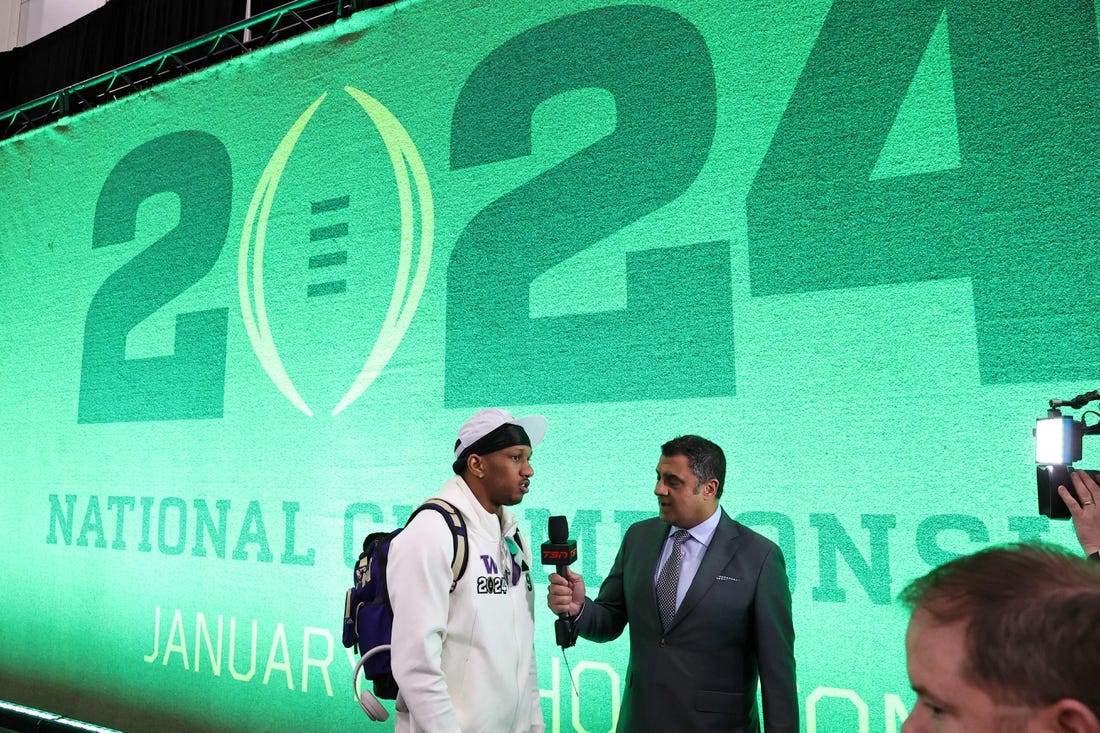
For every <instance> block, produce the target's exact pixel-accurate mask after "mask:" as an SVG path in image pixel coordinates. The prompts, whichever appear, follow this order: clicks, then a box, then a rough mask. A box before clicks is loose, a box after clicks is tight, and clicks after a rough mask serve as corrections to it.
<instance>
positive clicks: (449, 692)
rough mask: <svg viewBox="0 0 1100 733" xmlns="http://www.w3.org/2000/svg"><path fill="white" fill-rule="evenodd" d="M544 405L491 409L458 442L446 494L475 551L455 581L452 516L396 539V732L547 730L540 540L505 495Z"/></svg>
mask: <svg viewBox="0 0 1100 733" xmlns="http://www.w3.org/2000/svg"><path fill="white" fill-rule="evenodd" d="M545 434H546V419H545V418H543V417H542V416H540V415H529V416H527V417H521V418H515V417H513V416H512V415H511V414H510V413H508V412H506V411H505V410H500V409H497V408H490V409H487V410H482V411H481V412H478V413H477V414H476V415H474V416H473V417H471V418H470V419H469V420H467V421H466V422H465V423H464V424H463V425H462V428H461V429H460V430H459V433H458V440H457V441H456V443H455V462H454V464H453V468H454V472H455V474H456V475H455V477H454V478H452V479H451V480H450V481H448V482H447V483H445V484H444V485H443V488H442V489H440V490H439V492H437V493H436V494H435V496H436V497H439V498H441V499H444V500H446V501H448V502H449V503H450V504H452V505H453V506H454V507H455V508H456V509H457V510H458V511H459V512H460V513H461V514H462V516H463V518H464V519H465V522H466V528H467V537H468V540H469V561H468V565H467V568H466V572H465V573H464V574H463V576H462V578H461V579H460V580H459V581H458V583H457V585H455V588H454V591H453V592H452V591H451V585H452V581H453V573H452V569H451V563H452V560H453V554H454V544H453V541H452V538H451V532H450V529H449V528H448V526H447V522H446V520H445V519H444V518H443V517H442V516H441V515H440V514H439V513H438V512H434V511H425V512H420V513H419V514H417V515H416V517H415V518H414V519H413V521H411V522H410V523H409V524H408V526H407V527H406V528H405V529H404V531H402V532H401V534H399V535H398V536H397V537H396V538H395V539H394V540H393V543H392V544H391V545H390V556H389V567H388V568H387V570H386V577H387V579H388V585H389V594H390V604H391V605H392V606H393V616H394V619H393V637H392V644H393V647H392V650H391V656H392V660H393V661H392V668H393V676H394V678H395V679H396V680H397V684H398V686H399V687H400V690H401V691H400V693H399V694H398V697H397V703H396V711H397V717H396V723H395V730H396V731H397V733H459V732H460V731H463V732H465V733H476V732H479V731H485V732H487V733H541V732H542V731H543V730H544V728H545V726H544V724H543V720H542V706H541V703H540V702H539V687H538V679H537V677H536V672H535V651H534V623H533V622H534V593H533V591H534V588H533V586H532V583H531V572H530V569H531V562H532V560H531V548H530V546H529V545H528V542H527V539H526V538H524V537H521V536H520V535H519V534H518V532H517V526H516V518H515V515H513V514H512V512H510V511H509V510H508V509H506V507H509V506H513V505H515V504H518V503H519V502H520V501H522V500H523V496H524V494H526V493H527V491H528V489H529V487H530V480H531V476H533V475H534V473H535V472H534V469H532V468H531V464H530V458H531V449H532V448H533V447H534V446H536V445H538V443H539V441H541V440H542V438H543V436H544V435H545Z"/></svg>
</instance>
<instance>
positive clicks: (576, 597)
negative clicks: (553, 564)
mask: <svg viewBox="0 0 1100 733" xmlns="http://www.w3.org/2000/svg"><path fill="white" fill-rule="evenodd" d="M1097 493H1100V489H1097ZM565 572H566V574H567V575H568V576H569V578H568V579H566V578H563V577H561V576H560V575H558V574H557V573H551V574H550V589H549V590H548V591H547V593H546V606H547V607H548V608H549V609H550V610H551V611H553V612H554V613H557V614H561V613H568V614H569V615H570V616H576V615H577V614H579V613H580V612H581V607H582V606H583V605H584V578H582V577H581V576H579V575H577V574H576V573H574V572H573V571H572V570H570V569H569V568H566V569H565Z"/></svg>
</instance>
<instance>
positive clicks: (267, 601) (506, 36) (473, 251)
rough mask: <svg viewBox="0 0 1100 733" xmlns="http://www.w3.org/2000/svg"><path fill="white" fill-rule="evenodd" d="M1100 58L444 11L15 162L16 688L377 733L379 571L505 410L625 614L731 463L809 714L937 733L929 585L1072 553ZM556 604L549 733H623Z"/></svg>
mask: <svg viewBox="0 0 1100 733" xmlns="http://www.w3.org/2000/svg"><path fill="white" fill-rule="evenodd" d="M1098 62H1100V55H1098V52H1097V19H1096V15H1095V12H1094V8H1093V6H1092V4H1091V3H1088V2H1066V1H1063V0H1051V1H1050V2H1046V3H1025V2H1006V3H993V4H991V3H986V2H950V3H933V2H915V1H902V0H899V1H898V2H891V3H881V2H876V1H875V0H836V1H835V2H828V1H827V0H799V1H798V2H776V1H774V0H752V1H750V2H744V3H732V4H731V3H727V2H718V1H717V0H667V1H659V2H653V3H650V4H644V5H643V4H638V5H616V4H607V3H606V2H597V1H595V0H593V1H591V2H590V1H588V0H583V1H581V0H568V1H566V0H544V1H543V2H539V3H531V2H527V1H526V0H495V1H494V2H484V1H483V0H424V1H422V2H415V3H399V4H398V5H396V6H391V7H388V8H385V9H382V10H378V11H369V12H361V13H358V14H356V15H355V16H353V17H352V18H350V19H346V20H343V21H340V22H338V23H337V24H336V25H335V26H333V27H331V28H329V29H326V30H321V31H318V32H315V33H312V34H310V35H308V36H306V37H302V38H300V39H296V40H293V41H290V42H287V43H285V44H283V45H280V46H277V47H274V48H271V49H268V50H264V51H260V52H257V53H254V54H252V55H250V56H248V57H244V58H239V59H236V60H233V61H229V62H226V63H224V64H222V65H220V66H216V67H213V68H210V69H208V70H206V71H204V72H201V73H198V74H194V75H191V76H189V77H186V78H184V79H181V80H179V81H176V82H173V83H171V84H167V85H164V86H161V87H157V88H156V89H154V90H151V91H147V92H144V93H142V94H139V95H137V96H134V97H130V98H127V99H124V100H121V101H118V102H116V103H113V104H110V105H108V106H105V107H101V108H98V109H95V110H92V111H89V112H87V113H84V114H82V115H80V116H79V117H76V118H71V119H66V120H63V121H61V122H59V123H57V124H55V125H53V126H51V127H49V128H46V129H42V130H38V131H35V132H32V133H28V134H26V135H24V136H22V137H20V138H17V139H14V140H9V141H7V142H5V143H3V144H2V145H0V187H2V190H3V201H4V204H3V207H2V209H0V436H2V437H0V487H2V497H3V510H2V511H0V536H2V537H3V540H4V552H3V557H4V559H3V561H2V562H0V588H3V589H4V590H3V591H2V593H0V697H2V698H7V699H13V700H18V701H20V702H25V703H29V704H32V705H37V706H41V707H45V708H47V709H51V710H56V711H59V712H63V713H68V714H72V715H76V716H78V717H85V718H90V719H93V720H96V721H99V722H103V723H106V724H109V725H113V726H116V727H121V728H127V729H134V730H166V729H180V730H227V729H241V730H334V731H335V730H345V729H347V728H348V726H353V725H354V726H365V725H367V723H366V720H365V718H364V717H363V714H362V713H361V712H360V711H359V709H358V706H357V705H356V704H355V703H354V701H353V699H352V696H351V692H350V672H351V666H352V665H351V658H350V657H349V655H348V654H347V653H346V652H345V650H344V649H343V648H342V646H341V645H340V640H339V633H340V622H341V614H342V605H343V593H344V589H345V588H346V586H347V584H348V583H349V582H350V578H351V570H350V567H351V565H352V564H353V562H354V559H355V557H356V553H357V547H358V544H359V542H360V540H361V538H362V536H363V535H364V534H365V533H367V532H368V531H373V530H378V529H382V528H389V527H393V526H397V524H399V523H400V522H401V521H403V520H404V518H405V517H406V516H407V515H408V512H409V511H410V510H411V508H412V507H413V506H414V505H415V504H417V503H418V502H419V501H420V500H421V499H423V498H425V497H427V496H429V495H431V494H432V493H433V492H434V491H435V490H436V489H437V488H438V487H439V486H440V485H441V484H442V482H443V481H444V480H446V478H447V477H448V475H449V465H450V462H451V458H452V454H451V447H452V446H453V443H454V439H455V435H456V433H457V430H458V427H459V425H460V424H461V423H462V422H463V420H464V419H465V418H466V417H467V416H468V415H469V414H471V413H472V412H473V411H474V410H475V409H477V408H480V407H484V406H490V405H500V406H505V407H508V408H509V409H511V410H513V411H514V412H515V413H516V414H526V413H529V412H539V413H542V414H545V415H546V416H547V418H548V420H549V424H550V429H549V433H548V436H547V438H546V440H545V442H544V443H543V444H542V445H540V446H539V447H538V450H537V451H536V452H535V455H534V459H533V465H534V466H535V468H536V471H537V473H536V476H535V478H534V481H533V485H532V492H531V493H530V494H529V495H528V497H527V498H526V500H525V501H524V502H523V504H522V505H521V506H519V507H517V510H518V514H519V516H520V517H521V520H522V522H523V525H524V527H525V529H526V530H527V533H528V535H529V537H530V539H531V541H532V542H533V543H534V544H538V543H541V542H542V541H543V540H544V539H545V536H544V535H545V528H546V519H547V517H548V516H549V515H551V514H565V515H566V516H567V517H568V519H569V521H570V526H571V528H572V533H573V535H574V536H575V537H576V538H577V539H578V547H579V550H580V556H581V559H580V561H579V569H580V570H581V572H583V573H584V575H585V577H586V579H587V580H588V582H589V584H590V585H591V586H592V587H596V586H598V584H599V582H600V581H601V580H602V577H603V573H605V572H606V571H607V569H608V568H609V567H610V565H611V562H612V559H613V557H614V554H615V552H616V550H617V547H618V543H619V540H620V538H621V536H622V533H623V531H624V530H625V528H626V527H627V526H628V525H629V524H630V523H631V522H633V521H636V520H638V519H640V518H644V517H647V516H651V515H652V514H653V513H654V512H655V509H656V505H655V499H654V497H653V495H652V486H653V471H654V467H655V465H656V461H657V458H658V452H659V446H660V444H661V443H662V442H664V441H665V440H667V439H669V438H671V437H673V436H674V435H678V434H682V433H687V432H692V433H698V434H701V435H704V436H706V437H709V438H711V439H713V440H715V441H717V442H718V443H719V444H721V445H722V446H723V447H724V448H725V449H726V451H727V454H728V456H729V459H730V469H729V475H728V489H727V491H726V493H725V495H724V498H723V501H722V504H723V506H724V507H725V509H726V511H727V512H729V513H730V514H731V515H733V516H735V517H737V518H739V519H740V520H741V521H742V522H744V523H746V524H748V525H750V526H753V527H755V528H757V529H758V530H759V531H761V532H763V533H765V534H767V535H768V536H771V537H773V538H774V539H775V540H776V541H778V542H779V544H780V545H781V546H782V548H783V551H784V553H785V554H786V557H787V562H788V566H789V569H790V580H791V584H792V588H793V591H794V600H795V609H794V611H795V625H796V629H797V647H796V651H797V657H798V668H799V682H800V693H801V700H802V715H803V729H804V730H806V731H810V732H813V731H819V732H820V731H883V732H890V733H895V732H896V731H898V730H899V729H900V725H901V721H902V720H903V719H904V717H905V715H906V712H907V710H908V709H909V708H910V707H911V706H912V702H913V699H914V697H913V694H912V693H911V692H910V691H909V690H908V684H907V680H906V675H905V662H904V647H903V633H904V627H905V623H906V613H905V611H904V610H903V609H902V608H900V607H899V606H898V605H897V603H896V602H895V601H894V600H893V599H894V598H895V597H896V595H897V593H898V591H899V590H900V589H901V588H902V587H903V586H904V584H905V583H906V582H908V581H909V580H910V579H912V578H913V577H915V576H917V575H920V574H923V573H924V572H926V571H927V570H928V568H929V567H931V566H933V565H935V564H938V563H940V562H942V561H944V560H946V559H948V558H950V557H952V556H954V555H956V554H962V553H966V552H970V551H972V550H975V549H977V548H979V547H981V546H984V545H986V544H989V543H996V542H1005V541H1010V540H1016V539H1020V538H1024V539H1027V538H1035V537H1042V538H1046V539H1049V540H1052V541H1055V542H1058V543H1062V544H1066V545H1068V546H1073V544H1074V543H1073V537H1072V531H1071V528H1070V527H1069V526H1068V524H1066V523H1057V522H1055V523H1051V522H1049V521H1047V520H1046V519H1043V518H1041V517H1038V516H1036V502H1035V490H1034V486H1033V478H1032V477H1033V470H1032V466H1033V461H1032V443H1031V434H1030V428H1031V426H1032V421H1033V420H1034V419H1035V418H1036V417H1038V416H1040V415H1041V414H1042V411H1043V409H1044V408H1045V405H1046V401H1047V400H1048V399H1050V398H1051V397H1069V396H1072V395H1074V394H1077V393H1078V392H1083V391H1085V390H1087V389H1092V388H1095V387H1097V384H1096V382H1095V381H1094V380H1096V379H1097V378H1098V377H1100V373H1098V372H1100V370H1098V368H1097V366H1096V364H1097V363H1098V362H1100V341H1098V340H1097V339H1095V338H1094V330H1095V325H1096V322H1097V320H1096V315H1095V314H1096V311H1097V305H1098V302H1097V300H1098V296H1097V294H1096V292H1095V291H1096V289H1095V288H1094V287H1092V283H1091V280H1092V277H1093V274H1094V273H1095V272H1096V270H1097V268H1096V264H1097V263H1096V260H1097V252H1098V250H1097V249H1096V247H1095V226H1096V222H1097V221H1098V217H1097V214H1098V211H1097V208H1098V201H1100V198H1098V195H1097V194H1100V184H1098V183H1097V178H1096V175H1095V161H1096V160H1097V152H1098V144H1100V139H1098V134H1097V133H1098V131H1100V126H1098V122H1097V120H1098V119H1100V116H1098V112H1100V105H1098V102H1100V99H1098V91H1100V87H1098V80H1100V73H1098V72H1100V67H1098ZM1091 450H1092V446H1089V445H1086V463H1087V459H1088V457H1089V456H1088V454H1089V453H1090V451H1091ZM537 578H538V579H539V580H540V581H541V580H542V578H543V575H542V574H541V573H538V574H537ZM542 595H543V593H542V592H541V591H540V592H538V593H537V596H539V597H540V599H541V597H542ZM536 617H537V627H538V636H537V639H536V645H537V654H538V667H539V675H540V684H541V688H542V691H543V709H544V713H545V717H546V721H547V725H548V728H549V729H550V730H552V731H555V732H556V731H563V730H564V731H574V730H575V731H593V732H596V731H606V730H608V729H609V728H611V727H612V726H613V724H614V721H615V719H616V716H617V714H618V697H619V694H620V693H621V688H622V684H623V681H624V673H625V663H626V654H627V646H626V643H625V640H619V641H618V642H614V643H610V644H605V645H597V644H592V643H588V642H584V641H582V642H580V643H579V644H578V646H577V647H576V648H575V649H572V650H570V652H569V662H570V663H571V669H572V674H573V676H574V678H575V679H576V682H577V688H578V690H579V692H580V694H579V697H578V696H577V695H575V693H574V691H573V688H572V686H571V684H570V682H569V671H568V670H567V667H566V665H565V664H564V663H563V661H562V658H561V653H560V652H559V651H558V649H557V648H556V647H555V646H554V644H553V629H552V622H553V617H552V616H551V614H550V613H549V612H548V611H546V610H545V608H543V607H541V606H540V608H539V609H538V610H537V611H536ZM375 727H376V728H378V729H383V728H385V726H381V725H377V726H375Z"/></svg>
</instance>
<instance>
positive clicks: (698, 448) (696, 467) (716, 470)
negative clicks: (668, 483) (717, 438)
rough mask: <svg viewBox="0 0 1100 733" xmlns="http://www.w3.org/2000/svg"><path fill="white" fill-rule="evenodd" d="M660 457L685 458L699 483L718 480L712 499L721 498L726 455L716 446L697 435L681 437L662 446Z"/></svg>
mask: <svg viewBox="0 0 1100 733" xmlns="http://www.w3.org/2000/svg"><path fill="white" fill-rule="evenodd" d="M661 455H663V456H665V457H666V458H671V457H672V456H685V457H686V458H687V459H688V466H690V467H691V472H692V473H693V474H695V478H697V479H699V482H700V483H705V482H707V481H710V480H711V479H712V478H716V479H718V491H717V492H716V493H715V497H714V498H715V499H718V498H720V497H721V496H722V488H723V487H724V486H725V483H726V454H725V453H723V452H722V449H721V448H719V447H718V446H717V445H715V444H714V443H712V442H710V441H709V440H707V439H706V438H700V437H699V436H698V435H681V436H680V437H679V438H673V439H672V440H670V441H668V442H667V443H665V444H664V445H662V446H661Z"/></svg>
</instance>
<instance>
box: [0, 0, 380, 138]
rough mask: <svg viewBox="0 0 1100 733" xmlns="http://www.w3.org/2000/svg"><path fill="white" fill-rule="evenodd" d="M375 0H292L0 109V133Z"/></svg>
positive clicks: (182, 72)
mask: <svg viewBox="0 0 1100 733" xmlns="http://www.w3.org/2000/svg"><path fill="white" fill-rule="evenodd" d="M379 4H381V3H379V2H377V0H374V1H373V2H372V1H371V0H296V1H295V2H290V3H287V4H286V5H283V6H280V7H278V8H274V9H272V10H269V11H267V12H265V13H261V14H259V15H255V16H253V17H251V18H247V19H245V20H242V21H240V22H239V23H234V24H232V25H229V26H226V27H225V28H222V29H220V30H217V31H214V32H213V33H210V34H208V35H206V36H203V37H202V38H198V39H196V40H193V41H189V42H187V43H184V44H180V45H179V46H175V47H173V48H170V49H168V50H167V51H163V52H161V53H158V54H155V55H153V56H149V57H147V58H144V59H141V60H140V61H135V62H134V63H132V64H128V65H127V66H123V67H122V68H119V69H115V70H113V71H108V72H106V73H105V74H100V75H99V76H96V77H93V78H91V79H88V80H86V81H82V82H80V83H78V84H73V85H72V86H69V87H66V88H65V89H61V90H60V91H57V92H54V93H53V94H47V95H46V96H44V97H39V98H38V99H35V100H33V101H31V102H27V103H26V104H23V105H21V106H19V107H15V108H14V109H10V110H8V111H6V112H4V113H2V114H0V139H5V138H9V137H13V136H15V135H18V134H20V133H22V132H26V131H27V130H32V129H34V128H36V127H42V126H44V125H48V124H49V123H51V122H54V121H56V120H59V119H61V118H62V117H68V116H69V115H74V114H77V113H79V112H83V111H84V110H86V109H91V108H92V107H96V106H98V105H101V104H105V103H107V102H111V101H113V100H116V99H119V98H121V97H125V96H128V95H130V94H133V93H135V92H139V91H141V90H143V89H148V88H150V87H153V86H156V85H157V84H161V83H163V82H166V81H169V80H171V79H175V78H177V77H180V76H184V75H186V74H190V73H192V72H195V71H198V70H200V69H204V68H206V67H207V66H211V65H213V64H216V63H219V62H221V61H225V60H226V59H229V58H233V57H234V56H241V55H243V54H246V53H249V52H250V51H254V50H256V49H258V48H263V47H264V46H270V45H272V44H274V43H278V42H280V41H283V40H286V39H287V38H291V37H293V36H296V35H299V34H302V33H306V32H309V31H312V30H316V29H318V28H321V27H323V26H326V25H331V24H332V23H334V22H335V21H336V20H338V19H340V18H345V17H347V16H349V15H350V14H351V13H354V12H356V11H357V10H362V9H363V8H366V7H373V6H376V5H379Z"/></svg>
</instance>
